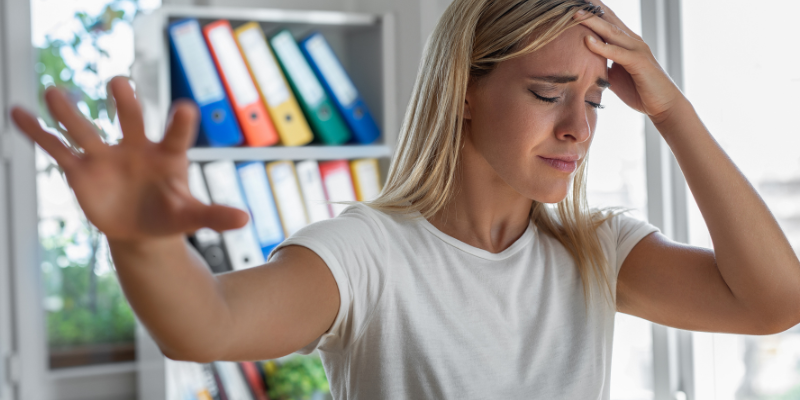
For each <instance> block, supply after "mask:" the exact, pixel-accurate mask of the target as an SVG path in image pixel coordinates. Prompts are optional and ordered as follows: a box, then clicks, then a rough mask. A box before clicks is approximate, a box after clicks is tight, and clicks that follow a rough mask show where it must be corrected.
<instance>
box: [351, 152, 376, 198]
mask: <svg viewBox="0 0 800 400" xmlns="http://www.w3.org/2000/svg"><path fill="white" fill-rule="evenodd" d="M350 174H351V175H353V186H355V189H356V198H357V199H358V201H371V200H375V198H377V197H378V195H379V194H380V193H381V182H380V171H379V169H378V160H377V159H375V158H362V159H359V160H352V161H350Z"/></svg>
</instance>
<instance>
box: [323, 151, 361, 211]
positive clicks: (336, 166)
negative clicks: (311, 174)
mask: <svg viewBox="0 0 800 400" xmlns="http://www.w3.org/2000/svg"><path fill="white" fill-rule="evenodd" d="M319 174H320V176H321V177H322V187H323V188H324V189H325V197H326V198H327V200H328V201H356V191H355V189H354V188H353V177H352V176H351V175H350V163H349V162H347V160H335V161H324V162H321V163H319ZM345 208H347V205H346V204H337V203H332V204H330V210H331V215H333V216H334V217H335V216H337V215H339V214H340V213H341V212H342V211H344V209H345Z"/></svg>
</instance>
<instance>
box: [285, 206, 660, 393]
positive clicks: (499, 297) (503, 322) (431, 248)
mask: <svg viewBox="0 0 800 400" xmlns="http://www.w3.org/2000/svg"><path fill="white" fill-rule="evenodd" d="M417 216H419V214H418V213H417ZM656 230H657V228H655V227H654V226H652V225H650V224H647V223H645V222H642V221H639V220H636V219H633V218H630V217H627V216H624V215H618V216H615V217H613V218H612V219H610V220H609V221H607V222H606V223H604V224H603V225H602V226H601V227H600V228H599V230H598V235H599V238H600V242H601V244H602V247H603V250H604V251H605V253H606V255H607V257H608V260H609V266H610V267H612V268H615V273H613V274H609V275H610V279H611V283H612V288H613V289H614V290H613V293H616V277H617V273H618V272H619V268H620V267H621V266H622V262H623V261H624V259H625V257H626V256H627V255H628V253H629V252H630V250H631V249H632V248H633V246H634V245H636V243H638V242H639V240H641V239H642V238H643V237H645V236H647V235H648V234H650V233H652V232H654V231H656ZM288 245H300V246H303V247H306V248H308V249H310V250H312V251H314V252H315V253H316V254H318V255H319V256H320V257H321V258H322V259H323V260H324V261H325V263H326V264H327V265H328V268H330V270H331V272H332V273H333V277H334V278H335V279H336V283H337V285H338V287H339V294H340V297H341V306H340V308H339V313H338V315H337V316H336V319H335V321H334V323H333V326H332V327H331V329H330V331H329V332H326V333H325V334H323V335H322V336H320V337H319V338H318V339H317V340H315V341H314V342H312V343H310V344H309V345H308V346H306V347H305V348H303V349H301V350H300V351H298V353H301V354H308V353H311V352H312V351H313V350H314V349H319V350H320V357H321V359H322V362H323V366H324V367H325V372H326V374H327V376H328V381H329V383H330V387H331V392H332V394H333V397H334V399H336V400H342V399H359V400H360V399H367V400H374V399H398V400H401V399H402V400H405V399H415V400H419V399H523V398H525V399H548V400H549V399H582V400H591V399H604V400H607V399H608V398H609V380H610V368H611V347H612V338H613V335H614V314H615V312H616V311H615V309H614V307H613V306H611V305H610V304H609V303H608V302H607V301H605V300H604V298H603V294H602V293H601V292H600V291H599V290H600V289H599V288H600V286H595V288H594V289H595V293H596V294H597V295H596V296H595V299H596V300H595V301H593V302H592V303H591V305H590V311H589V312H588V313H587V312H586V307H585V305H584V295H583V286H582V283H581V280H580V275H579V273H578V270H577V267H576V266H575V263H574V262H573V260H572V258H571V257H570V255H569V253H568V252H567V251H566V249H565V248H564V247H563V246H562V245H561V244H560V243H559V242H558V241H556V240H555V239H554V238H552V237H550V236H548V235H545V234H543V233H540V232H538V230H537V229H536V227H535V226H534V225H533V224H532V223H531V224H530V225H529V226H528V229H527V230H526V231H525V233H524V234H523V235H522V236H521V237H520V238H519V239H517V241H516V242H514V243H513V244H512V245H511V246H510V247H508V248H507V249H505V250H504V251H502V252H500V253H496V254H494V253H490V252H488V251H485V250H482V249H479V248H476V247H473V246H470V245H468V244H466V243H463V242H461V241H459V240H457V239H455V238H453V237H451V236H448V235H447V234H445V233H443V232H441V231H439V230H438V229H436V228H435V227H434V226H433V225H432V224H431V223H430V222H428V221H427V220H425V219H424V218H421V217H418V218H414V219H410V218H409V217H408V216H398V215H390V214H386V213H383V212H380V211H377V210H374V209H371V208H369V207H368V206H365V205H362V204H358V205H355V206H351V207H349V208H348V209H347V210H346V211H345V212H343V213H342V214H341V215H339V216H338V217H337V218H334V219H330V220H326V221H321V222H317V223H315V224H311V225H309V226H307V227H305V228H304V229H302V230H300V231H299V232H297V233H295V234H294V235H293V236H292V237H290V238H289V239H287V240H286V241H284V242H283V243H282V244H281V245H280V246H278V248H281V247H284V246H288ZM276 250H277V248H276ZM273 254H274V251H273Z"/></svg>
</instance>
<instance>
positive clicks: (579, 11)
mask: <svg viewBox="0 0 800 400" xmlns="http://www.w3.org/2000/svg"><path fill="white" fill-rule="evenodd" d="M575 14H577V15H580V16H583V15H586V10H578V12H576V13H575Z"/></svg>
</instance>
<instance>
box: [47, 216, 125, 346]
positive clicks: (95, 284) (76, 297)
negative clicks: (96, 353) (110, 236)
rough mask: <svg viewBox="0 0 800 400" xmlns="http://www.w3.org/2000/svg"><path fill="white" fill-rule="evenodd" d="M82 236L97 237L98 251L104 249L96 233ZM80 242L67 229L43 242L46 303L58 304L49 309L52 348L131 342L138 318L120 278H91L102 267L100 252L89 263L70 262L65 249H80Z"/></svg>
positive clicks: (86, 261) (112, 275)
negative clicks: (99, 262) (97, 267)
mask: <svg viewBox="0 0 800 400" xmlns="http://www.w3.org/2000/svg"><path fill="white" fill-rule="evenodd" d="M61 227H62V228H63V225H62V226H61ZM81 233H82V234H84V235H87V234H88V235H94V236H92V237H91V238H90V241H91V243H92V244H93V245H95V246H97V247H99V246H100V245H102V243H101V239H102V238H101V237H100V235H99V234H97V233H96V231H95V232H92V231H89V230H86V231H84V232H81ZM77 236H78V235H77V234H73V235H66V234H64V232H63V229H62V230H61V231H60V232H59V233H58V234H57V235H53V236H50V237H45V238H41V243H42V248H43V250H44V252H43V257H42V272H43V275H44V281H45V282H46V285H45V290H46V296H47V297H46V299H48V300H49V301H50V302H53V301H56V302H57V303H58V304H50V305H49V308H51V309H52V310H53V311H50V312H48V313H47V334H48V340H49V343H50V346H52V347H57V348H61V347H70V346H76V345H85V344H98V343H120V342H123V343H124V342H132V341H133V340H134V336H133V335H134V318H133V312H132V311H131V309H130V307H129V306H128V303H127V302H126V301H125V297H124V296H123V294H122V291H121V290H120V288H119V283H118V282H117V280H116V277H115V275H114V274H113V273H106V274H102V275H98V274H95V273H91V274H90V272H91V271H93V270H94V265H96V264H97V262H98V261H99V260H97V255H98V251H96V250H93V251H91V252H90V253H89V259H88V260H74V259H72V258H70V257H68V256H67V251H66V249H67V248H68V247H69V246H75V245H77V244H78V243H77V242H78V240H77V239H78V238H77ZM55 299H59V300H55Z"/></svg>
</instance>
